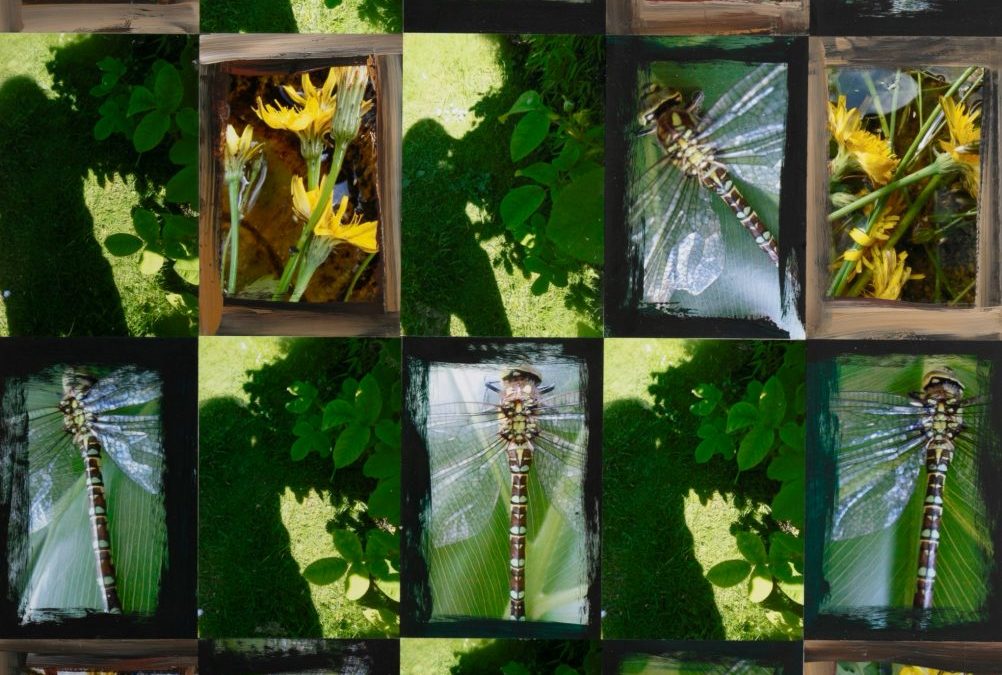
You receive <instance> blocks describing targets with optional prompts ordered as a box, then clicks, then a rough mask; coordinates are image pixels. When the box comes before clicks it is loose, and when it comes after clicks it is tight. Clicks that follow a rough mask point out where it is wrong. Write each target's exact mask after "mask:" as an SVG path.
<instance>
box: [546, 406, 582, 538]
mask: <svg viewBox="0 0 1002 675" xmlns="http://www.w3.org/2000/svg"><path fill="white" fill-rule="evenodd" d="M538 419H539V430H540V434H539V436H538V437H537V438H536V440H535V443H534V450H535V454H534V467H535V470H536V471H537V473H538V475H539V480H540V484H541V485H542V486H543V490H545V492H546V496H547V498H548V499H549V500H550V503H551V504H553V505H554V506H555V507H556V508H557V510H558V511H560V513H561V514H562V515H563V516H564V518H565V520H567V522H568V524H570V525H571V526H574V527H578V528H583V526H584V518H583V508H584V476H585V470H586V466H587V461H588V453H587V448H588V427H587V425H586V424H585V413H584V402H583V401H582V399H581V394H580V392H573V393H571V392H568V393H565V394H561V395H560V396H558V397H554V398H553V399H550V400H548V401H547V402H546V404H545V407H544V408H543V409H542V410H541V411H540V414H539V418H538Z"/></svg>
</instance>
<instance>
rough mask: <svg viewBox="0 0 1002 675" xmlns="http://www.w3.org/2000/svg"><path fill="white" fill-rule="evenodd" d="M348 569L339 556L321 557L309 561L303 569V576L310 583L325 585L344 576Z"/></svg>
mask: <svg viewBox="0 0 1002 675" xmlns="http://www.w3.org/2000/svg"><path fill="white" fill-rule="evenodd" d="M347 571H348V563H347V562H345V561H344V560H341V558H321V559H320V560H314V561H313V562H312V563H310V564H309V565H308V566H307V567H306V569H305V570H303V577H305V578H306V580H307V581H309V582H310V583H311V584H316V585H317V586H326V585H328V584H333V583H334V582H335V581H337V580H338V579H340V578H341V577H343V576H344V574H345V572H347Z"/></svg>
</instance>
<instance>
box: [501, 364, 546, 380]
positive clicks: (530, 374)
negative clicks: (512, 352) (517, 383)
mask: <svg viewBox="0 0 1002 675" xmlns="http://www.w3.org/2000/svg"><path fill="white" fill-rule="evenodd" d="M526 378H528V379H530V380H535V383H536V384H539V383H540V382H542V381H543V374H542V373H541V372H539V371H538V370H536V369H535V368H533V367H532V366H511V367H508V368H505V369H504V370H502V371H501V379H502V380H503V381H505V382H510V381H512V380H520V379H526Z"/></svg>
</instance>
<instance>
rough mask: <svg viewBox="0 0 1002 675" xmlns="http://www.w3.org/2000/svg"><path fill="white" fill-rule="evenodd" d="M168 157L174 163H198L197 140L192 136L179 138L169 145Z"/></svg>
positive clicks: (183, 164)
mask: <svg viewBox="0 0 1002 675" xmlns="http://www.w3.org/2000/svg"><path fill="white" fill-rule="evenodd" d="M168 157H169V159H170V161H171V162H173V163H174V164H179V165H181V166H185V165H193V164H197V163H198V141H197V140H195V139H194V138H188V137H184V138H179V139H177V140H176V141H174V144H173V145H172V146H170V153H169V154H168Z"/></svg>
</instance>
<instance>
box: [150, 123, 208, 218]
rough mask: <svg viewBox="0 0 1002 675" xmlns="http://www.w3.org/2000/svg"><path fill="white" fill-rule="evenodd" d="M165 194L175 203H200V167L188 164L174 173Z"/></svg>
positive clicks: (168, 199)
mask: <svg viewBox="0 0 1002 675" xmlns="http://www.w3.org/2000/svg"><path fill="white" fill-rule="evenodd" d="M151 114H152V113H151ZM165 195H166V198H167V201H169V202H174V203H175V204H198V167H197V166H186V167H184V168H183V169H181V170H180V171H178V172H177V173H176V174H174V175H173V176H172V177H171V179H170V180H169V181H167V187H166V190H165Z"/></svg>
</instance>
